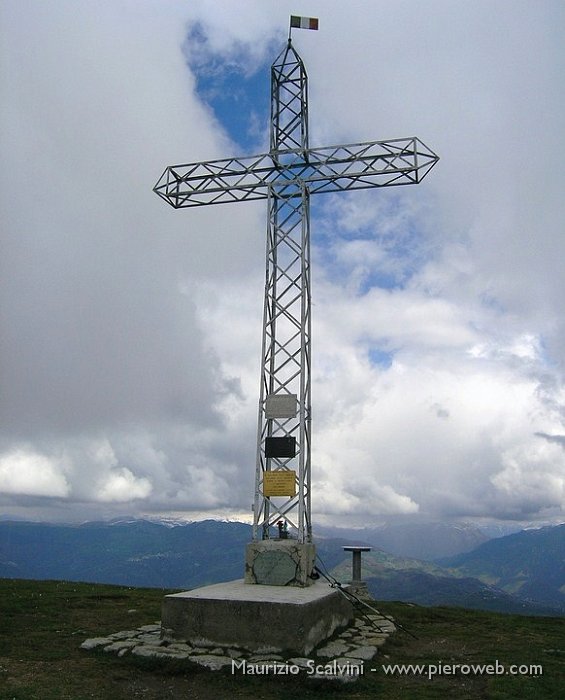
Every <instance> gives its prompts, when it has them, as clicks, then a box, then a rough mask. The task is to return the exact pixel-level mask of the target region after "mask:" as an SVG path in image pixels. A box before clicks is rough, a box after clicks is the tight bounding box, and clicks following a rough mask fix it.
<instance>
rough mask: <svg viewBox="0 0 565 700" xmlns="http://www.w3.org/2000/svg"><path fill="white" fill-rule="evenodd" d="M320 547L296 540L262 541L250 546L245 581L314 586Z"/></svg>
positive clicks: (271, 584)
mask: <svg viewBox="0 0 565 700" xmlns="http://www.w3.org/2000/svg"><path fill="white" fill-rule="evenodd" d="M315 561H316V547H315V546H314V545H313V544H312V543H303V544H301V543H299V542H296V540H261V541H259V542H251V543H250V544H248V545H247V549H246V552H245V583H252V584H261V585H264V586H310V585H312V583H313V581H314V579H312V578H311V574H312V571H313V569H314V564H315Z"/></svg>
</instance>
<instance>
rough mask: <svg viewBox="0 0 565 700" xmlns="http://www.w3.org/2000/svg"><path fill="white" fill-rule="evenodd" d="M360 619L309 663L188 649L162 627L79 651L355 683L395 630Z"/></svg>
mask: <svg viewBox="0 0 565 700" xmlns="http://www.w3.org/2000/svg"><path fill="white" fill-rule="evenodd" d="M368 613H369V614H367V615H363V617H362V618H357V619H356V620H355V621H354V623H353V625H351V626H350V627H348V628H346V629H344V630H342V631H341V632H339V633H337V634H335V635H334V636H333V637H332V639H331V640H329V641H326V642H324V643H322V644H321V645H320V646H319V647H318V648H317V649H315V650H314V651H313V652H312V653H311V654H310V655H309V656H308V657H294V658H285V657H283V656H281V655H280V654H276V653H274V652H273V651H272V650H269V649H268V648H266V649H262V650H261V651H260V652H254V653H251V652H249V651H246V650H244V649H238V648H227V647H219V646H210V645H206V644H205V643H204V642H203V643H202V645H198V644H186V643H184V642H180V641H178V640H171V639H167V638H166V637H163V636H162V632H161V624H160V623H159V622H156V623H155V624H152V625H144V626H143V627H139V628H137V629H134V630H125V631H123V632H115V633H114V634H110V635H108V636H107V637H94V638H92V639H87V640H86V641H85V642H83V643H82V644H81V649H86V650H92V649H96V650H104V651H105V652H108V653H114V654H117V655H118V656H126V655H129V654H131V655H133V656H140V657H149V658H153V659H180V660H187V661H189V662H192V663H195V664H198V665H200V666H203V667H205V668H207V669H209V670H211V671H219V670H222V669H227V670H228V671H231V673H232V674H234V675H239V674H241V675H269V676H271V675H272V676H275V675H300V674H302V675H304V676H307V677H309V678H318V679H319V678H326V679H329V680H339V681H342V682H351V681H355V680H357V679H358V678H359V677H360V676H361V675H363V673H364V665H365V664H366V663H367V662H369V661H371V659H373V658H374V657H375V656H376V654H377V652H378V649H379V647H381V646H382V645H383V644H384V643H385V642H386V640H387V639H388V637H389V636H390V635H391V634H392V633H393V632H394V631H395V630H396V627H395V625H394V623H393V622H392V621H391V620H390V619H388V618H385V617H383V616H382V615H380V614H379V613H378V612H377V611H375V612H374V613H372V612H370V611H368Z"/></svg>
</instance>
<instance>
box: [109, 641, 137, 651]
mask: <svg viewBox="0 0 565 700" xmlns="http://www.w3.org/2000/svg"><path fill="white" fill-rule="evenodd" d="M135 645H136V642H135V640H122V641H120V642H113V643H112V644H108V646H107V647H104V651H105V652H106V651H107V652H108V653H111V652H114V653H115V652H118V653H119V652H120V651H122V649H125V650H126V651H127V650H128V649H133V647H135Z"/></svg>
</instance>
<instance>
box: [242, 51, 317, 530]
mask: <svg viewBox="0 0 565 700" xmlns="http://www.w3.org/2000/svg"><path fill="white" fill-rule="evenodd" d="M307 87H308V86H307V75H306V70H305V68H304V64H303V62H302V60H301V59H300V57H299V56H298V54H297V53H296V52H295V51H294V49H293V47H292V44H291V42H290V40H289V42H288V45H287V46H286V48H285V50H284V51H283V52H282V53H281V55H280V56H279V57H278V58H277V59H276V60H275V62H274V63H273V66H272V68H271V133H270V142H271V150H270V155H271V157H272V159H273V162H274V165H275V168H277V167H280V169H281V172H284V168H285V165H286V164H287V163H288V162H291V161H292V160H294V159H296V155H297V152H298V153H299V154H300V155H301V156H303V157H305V153H306V151H307V149H308V114H307V110H308V99H307ZM268 209H269V219H268V230H267V254H266V280H265V302H264V312H263V344H262V347H263V352H262V355H261V362H262V366H261V391H260V397H259V419H258V429H257V464H256V475H255V501H254V517H253V539H254V540H258V539H263V540H264V539H269V538H270V533H271V530H270V528H271V527H272V526H273V525H275V524H277V523H278V524H279V532H280V533H282V532H287V529H288V527H289V526H290V527H291V528H292V529H293V530H295V531H296V532H297V533H298V541H299V542H301V543H303V542H311V539H312V525H311V517H310V473H311V464H310V445H311V439H310V419H311V383H310V364H311V363H310V355H311V353H310V336H311V314H310V297H311V294H310V216H309V191H308V187H307V186H306V185H305V183H303V182H300V181H296V180H294V181H291V180H290V179H289V180H286V178H284V176H283V179H282V182H279V183H277V184H272V185H269V190H268ZM281 399H282V403H280V401H281ZM285 399H286V400H285ZM277 401H278V403H277ZM273 438H274V439H273ZM277 440H278V442H277ZM269 472H281V473H282V472H287V473H288V476H289V477H291V474H292V473H293V472H294V473H295V478H294V483H293V484H292V485H291V486H288V484H289V483H290V482H289V481H287V492H286V493H285V494H282V493H281V495H279V496H274V495H270V494H271V493H272V492H271V491H268V490H267V489H266V488H265V474H267V473H269ZM291 478H292V477H291ZM283 490H284V489H283Z"/></svg>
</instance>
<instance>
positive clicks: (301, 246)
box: [154, 38, 438, 542]
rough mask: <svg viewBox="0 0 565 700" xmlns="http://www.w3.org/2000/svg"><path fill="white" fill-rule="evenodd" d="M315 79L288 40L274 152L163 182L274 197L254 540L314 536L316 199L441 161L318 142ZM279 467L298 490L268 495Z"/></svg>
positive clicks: (242, 197) (198, 166)
mask: <svg viewBox="0 0 565 700" xmlns="http://www.w3.org/2000/svg"><path fill="white" fill-rule="evenodd" d="M307 80H308V79H307V75H306V70H305V68H304V64H303V62H302V59H301V58H300V56H299V55H298V53H297V52H296V50H295V49H294V47H293V46H292V42H291V39H290V38H289V40H288V44H287V46H286V48H285V49H284V50H283V51H282V53H281V54H280V55H279V57H278V58H277V59H276V60H275V62H274V63H273V65H272V67H271V127H270V150H269V152H268V153H265V154H262V155H258V156H251V157H244V158H230V159H228V160H213V161H208V162H202V163H192V164H188V165H172V166H170V167H168V168H167V169H166V170H165V172H164V173H163V175H162V176H161V178H160V179H159V181H158V182H157V184H156V185H155V188H154V191H155V192H156V193H157V194H158V195H159V196H160V197H162V198H163V199H164V200H165V201H166V202H168V203H169V204H170V205H171V206H173V207H175V208H183V207H195V206H205V205H209V204H225V203H229V202H245V201H248V200H254V199H267V202H268V212H269V217H268V227H267V256H266V283H265V302H264V314H263V346H262V347H263V350H262V355H261V362H262V366H261V388H260V397H259V420H258V430H257V462H256V476H255V501H254V527H253V539H254V540H256V539H258V538H262V539H267V538H269V537H270V529H271V527H272V526H273V525H275V524H276V523H279V533H280V535H281V536H284V535H283V533H285V532H286V531H287V527H288V526H290V527H291V529H293V530H295V531H296V532H297V537H298V541H299V542H310V541H311V539H312V523H311V515H310V511H311V505H310V501H311V499H310V497H311V462H310V448H311V440H310V435H311V426H310V419H311V399H310V397H311V381H310V369H311V354H310V336H311V315H310V214H309V200H310V195H311V194H315V193H318V192H344V191H348V190H357V189H365V188H369V187H390V186H392V185H411V184H417V183H419V182H420V181H421V180H422V178H423V177H424V176H425V175H426V174H427V173H428V172H429V170H430V169H431V168H432V167H433V166H434V165H435V163H436V162H437V161H438V157H437V156H436V155H435V153H433V152H432V151H430V150H429V149H428V148H427V147H426V146H424V144H423V143H422V142H421V141H420V140H419V139H417V138H407V139H394V140H392V141H372V142H368V143H355V144H349V145H339V146H330V147H325V148H310V147H309V144H308V95H307V87H308V86H307ZM273 438H275V439H274V440H273ZM277 438H279V439H278V440H277ZM281 438H282V440H281ZM295 460H297V462H298V464H297V465H296V466H293V465H295ZM271 471H279V472H290V473H291V474H292V475H293V476H294V478H293V477H292V476H291V479H290V480H291V482H293V486H294V489H290V490H288V491H287V492H286V493H285V495H283V496H282V497H275V496H272V495H266V494H265V493H264V491H265V490H266V488H265V481H266V479H265V475H266V473H267V472H271ZM281 476H282V475H281ZM292 491H295V492H294V493H292Z"/></svg>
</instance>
